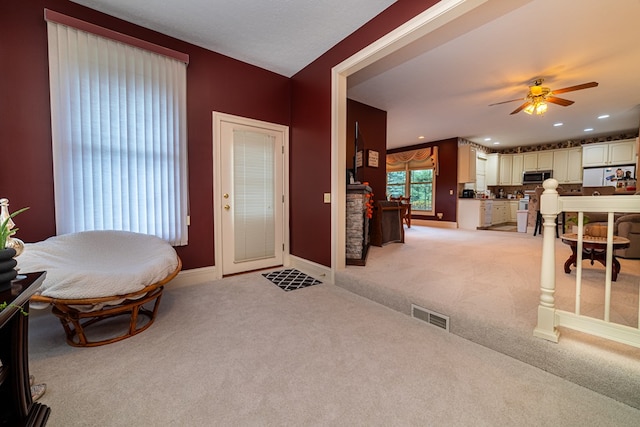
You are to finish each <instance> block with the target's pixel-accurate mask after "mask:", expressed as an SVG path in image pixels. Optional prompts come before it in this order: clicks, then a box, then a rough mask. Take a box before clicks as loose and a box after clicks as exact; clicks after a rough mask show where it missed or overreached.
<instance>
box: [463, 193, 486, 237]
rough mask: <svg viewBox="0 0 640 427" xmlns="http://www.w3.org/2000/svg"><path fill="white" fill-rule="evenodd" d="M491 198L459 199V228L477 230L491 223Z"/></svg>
mask: <svg viewBox="0 0 640 427" xmlns="http://www.w3.org/2000/svg"><path fill="white" fill-rule="evenodd" d="M491 205H492V201H491V200H480V199H458V228H462V229H465V230H477V229H478V228H479V227H489V226H490V225H491Z"/></svg>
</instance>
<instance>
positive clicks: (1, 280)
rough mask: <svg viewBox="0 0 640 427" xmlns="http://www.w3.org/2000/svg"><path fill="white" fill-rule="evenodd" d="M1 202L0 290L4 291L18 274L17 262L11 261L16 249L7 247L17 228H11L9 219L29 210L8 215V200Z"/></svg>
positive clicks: (11, 224) (23, 209)
mask: <svg viewBox="0 0 640 427" xmlns="http://www.w3.org/2000/svg"><path fill="white" fill-rule="evenodd" d="M1 202H2V211H1V212H0V218H3V219H2V222H1V223H0V290H4V288H7V287H10V286H11V281H12V280H13V279H15V277H16V276H17V274H18V272H17V271H16V270H15V268H14V267H15V266H16V264H17V262H16V260H14V259H13V258H14V257H15V256H16V249H14V248H13V247H7V244H8V242H10V237H11V236H13V235H14V234H16V232H17V231H18V229H17V228H13V227H14V224H13V221H11V218H13V217H15V216H16V215H18V214H19V213H21V212H24V211H26V210H27V209H29V208H22V209H20V210H17V211H15V212H14V213H12V214H9V212H8V206H9V203H8V200H7V199H2V200H1ZM19 243H22V242H19Z"/></svg>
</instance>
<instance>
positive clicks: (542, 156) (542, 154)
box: [538, 150, 553, 171]
mask: <svg viewBox="0 0 640 427" xmlns="http://www.w3.org/2000/svg"><path fill="white" fill-rule="evenodd" d="M551 169H553V151H551V150H548V151H538V170H539V171H546V170H551Z"/></svg>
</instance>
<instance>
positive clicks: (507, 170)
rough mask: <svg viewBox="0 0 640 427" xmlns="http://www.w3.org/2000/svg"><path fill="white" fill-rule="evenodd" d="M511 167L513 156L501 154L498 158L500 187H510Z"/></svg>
mask: <svg viewBox="0 0 640 427" xmlns="http://www.w3.org/2000/svg"><path fill="white" fill-rule="evenodd" d="M512 167H513V156H512V155H510V154H503V155H501V156H500V168H499V170H500V179H499V181H498V183H499V184H500V185H511V169H512Z"/></svg>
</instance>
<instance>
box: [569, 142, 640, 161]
mask: <svg viewBox="0 0 640 427" xmlns="http://www.w3.org/2000/svg"><path fill="white" fill-rule="evenodd" d="M636 155H637V152H636V140H635V139H625V140H623V141H617V142H608V143H602V144H587V145H583V146H582V167H591V166H609V165H624V164H635V163H636Z"/></svg>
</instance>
